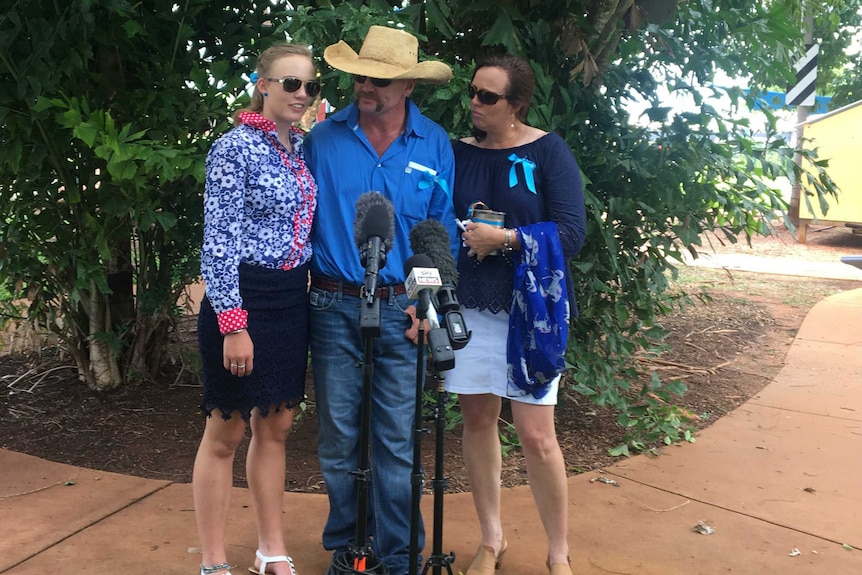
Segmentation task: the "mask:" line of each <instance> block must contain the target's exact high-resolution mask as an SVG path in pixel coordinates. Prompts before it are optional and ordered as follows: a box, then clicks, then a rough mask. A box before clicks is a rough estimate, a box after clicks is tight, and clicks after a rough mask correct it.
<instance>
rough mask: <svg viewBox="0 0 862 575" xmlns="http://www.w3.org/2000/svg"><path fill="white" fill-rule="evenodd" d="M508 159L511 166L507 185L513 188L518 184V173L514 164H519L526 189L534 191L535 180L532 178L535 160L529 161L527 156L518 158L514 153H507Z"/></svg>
mask: <svg viewBox="0 0 862 575" xmlns="http://www.w3.org/2000/svg"><path fill="white" fill-rule="evenodd" d="M509 161H510V162H512V167H511V168H509V187H510V188H514V187H515V186H517V185H518V173H517V172H516V171H515V166H517V165H518V164H521V168H522V169H523V170H524V183H525V184H527V189H528V190H530V191H531V192H533V193H534V194H535V193H536V181H535V180H534V179H533V170H535V169H536V162H531V161H530V160H528V159H527V158H519V157H518V156H516V155H515V154H510V155H509Z"/></svg>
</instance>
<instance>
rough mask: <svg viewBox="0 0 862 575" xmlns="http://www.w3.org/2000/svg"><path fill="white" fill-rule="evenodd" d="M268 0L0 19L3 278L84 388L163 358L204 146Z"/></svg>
mask: <svg viewBox="0 0 862 575" xmlns="http://www.w3.org/2000/svg"><path fill="white" fill-rule="evenodd" d="M266 7H268V3H266V2H261V3H260V6H259V5H258V4H257V3H246V6H245V7H244V9H243V11H242V12H239V11H237V10H234V9H232V8H231V3H230V2H210V1H207V0H187V1H185V2H181V3H179V4H177V3H174V2H167V1H161V0H153V1H148V2H129V1H125V0H110V1H107V0H72V1H69V2H62V3H57V2H54V3H44V2H37V1H33V0H19V1H17V2H15V3H13V4H12V6H10V7H8V9H6V10H4V13H3V14H2V15H0V81H2V82H3V84H4V86H6V88H5V89H4V90H3V91H2V94H0V124H2V127H3V132H2V134H3V135H2V136H1V137H2V143H0V150H2V151H0V182H2V183H0V220H2V221H3V226H2V229H0V283H2V284H3V285H8V286H10V288H11V289H12V291H13V294H12V295H13V296H16V297H21V298H26V300H27V302H28V305H29V307H28V309H27V310H26V319H27V321H30V322H33V323H35V324H37V325H40V326H42V327H43V328H46V329H48V330H50V331H51V332H54V333H56V334H57V335H58V336H59V338H60V340H61V341H62V343H63V344H64V348H65V349H66V350H67V351H68V352H69V353H71V355H72V357H73V358H74V360H75V363H76V364H77V366H78V370H79V374H80V377H81V379H82V380H84V381H85V382H86V383H87V384H88V385H90V386H91V387H94V388H97V389H110V388H113V387H116V386H118V385H120V384H121V383H123V382H125V381H128V380H129V379H140V378H151V377H154V376H155V375H156V374H157V373H158V371H159V369H160V368H161V366H162V364H163V362H164V359H165V352H166V350H167V342H168V337H167V336H168V333H169V331H170V330H171V328H172V325H173V324H172V319H173V317H174V316H175V314H176V311H177V308H176V303H177V301H178V297H179V295H180V293H181V290H182V288H183V286H184V285H185V284H186V283H187V282H189V281H190V280H192V279H193V278H195V277H196V276H197V275H198V271H197V269H198V263H197V254H198V245H199V244H200V236H201V227H202V216H201V214H202V208H201V182H202V179H203V172H204V168H203V162H204V159H205V154H206V150H207V149H208V146H209V144H210V141H211V139H212V138H213V137H214V136H216V135H218V134H220V133H221V132H223V131H224V130H225V129H227V127H228V124H227V122H228V112H229V110H228V107H229V106H228V98H229V97H231V96H232V95H234V94H236V93H237V92H239V91H240V90H241V89H242V88H243V87H244V85H245V84H244V81H243V80H242V78H241V74H240V71H241V70H242V67H241V66H240V63H239V62H238V56H239V55H241V54H242V53H243V51H244V50H248V49H251V48H253V45H254V42H255V41H257V40H258V38H257V33H256V32H255V31H258V30H261V22H262V21H263V17H264V15H263V11H264V9H265V8H266Z"/></svg>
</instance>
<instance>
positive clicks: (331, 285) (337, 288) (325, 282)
mask: <svg viewBox="0 0 862 575" xmlns="http://www.w3.org/2000/svg"><path fill="white" fill-rule="evenodd" d="M311 285H312V287H316V288H320V289H322V290H326V291H331V292H335V293H338V292H341V293H343V294H344V295H350V296H355V297H362V296H363V292H364V291H365V286H355V285H352V284H346V283H344V282H340V281H337V280H333V279H329V278H327V277H324V276H318V275H312V276H311ZM390 289H391V290H392V292H393V293H394V294H395V295H403V294H405V293H407V290H406V289H404V285H403V284H395V285H393V286H382V287H379V288H377V289H376V290H375V291H374V297H376V298H377V299H386V298H388V297H389V290H390Z"/></svg>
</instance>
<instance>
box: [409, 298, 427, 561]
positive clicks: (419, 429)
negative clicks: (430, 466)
mask: <svg viewBox="0 0 862 575" xmlns="http://www.w3.org/2000/svg"><path fill="white" fill-rule="evenodd" d="M427 317H428V309H427V308H426V307H425V306H424V305H422V303H421V299H420V301H419V303H418V304H417V305H416V319H418V320H419V335H418V339H417V345H416V403H415V406H414V410H413V470H412V473H411V475H410V483H411V486H412V492H411V499H410V548H409V554H408V556H407V557H408V559H407V562H408V565H410V573H411V575H412V573H414V571H413V570H414V569H416V567H417V566H418V565H419V521H420V510H419V506H420V503H421V501H422V487H423V484H424V483H425V475H424V474H423V473H422V434H423V433H427V431H428V430H427V429H426V428H425V427H424V426H423V425H422V391H423V389H424V387H425V319H426V318H427Z"/></svg>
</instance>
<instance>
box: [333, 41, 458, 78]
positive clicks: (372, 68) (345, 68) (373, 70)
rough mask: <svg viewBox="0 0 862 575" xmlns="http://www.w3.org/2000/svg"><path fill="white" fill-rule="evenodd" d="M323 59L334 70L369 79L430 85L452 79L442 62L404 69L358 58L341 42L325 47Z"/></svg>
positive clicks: (429, 62) (425, 63) (419, 63)
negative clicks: (413, 81)
mask: <svg viewBox="0 0 862 575" xmlns="http://www.w3.org/2000/svg"><path fill="white" fill-rule="evenodd" d="M323 59H324V60H326V63H327V64H329V65H330V66H332V67H333V68H335V69H336V70H341V71H342V72H347V73H348V74H358V75H360V76H369V77H371V78H381V79H384V80H417V81H423V82H429V83H432V84H445V83H446V82H448V81H449V80H451V79H452V70H451V69H450V68H449V66H447V65H446V64H444V63H443V62H435V61H433V60H427V61H425V62H418V63H417V64H414V65H413V66H410V67H409V68H406V69H405V68H401V67H399V66H393V65H392V64H387V63H385V62H378V61H376V60H368V59H363V58H360V57H359V54H357V53H356V52H355V51H354V50H353V48H351V47H350V46H349V45H348V44H347V43H346V42H344V41H343V40H339V41H338V43H337V44H333V45H332V46H329V47H327V48H326V50H324V51H323Z"/></svg>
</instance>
